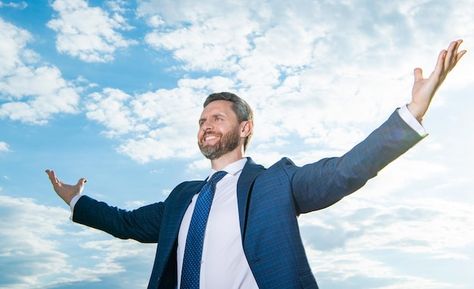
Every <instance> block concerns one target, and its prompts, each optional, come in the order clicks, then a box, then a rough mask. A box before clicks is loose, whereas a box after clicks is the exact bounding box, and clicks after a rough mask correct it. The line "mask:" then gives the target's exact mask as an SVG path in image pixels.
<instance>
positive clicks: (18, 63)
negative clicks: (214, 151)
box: [0, 0, 474, 289]
mask: <svg viewBox="0 0 474 289" xmlns="http://www.w3.org/2000/svg"><path fill="white" fill-rule="evenodd" d="M473 4H474V2H473V1H472V0H461V1H408V0H406V1H391V2H386V1H384V2H382V1H362V0H355V1H303V0H302V1H291V2H288V1H258V3H257V2H256V1H247V0H242V1H229V2H226V1H217V0H203V1H199V3H198V4H197V2H196V1H191V0H184V1H172V0H163V1H136V2H130V3H129V2H128V1H122V0H111V1H88V2H87V1H84V0H56V1H53V0H51V1H45V0H44V1H43V0H40V1H3V0H2V1H0V39H1V41H0V218H1V222H0V288H8V289H17V288H61V289H66V288H67V289H73V288H74V289H79V288H81V289H82V288H145V287H146V283H147V281H148V277H149V274H150V272H151V266H152V262H153V259H152V258H153V254H154V250H155V248H156V246H155V245H143V244H138V243H136V242H133V241H121V240H115V239H113V238H111V237H109V236H108V235H106V234H104V233H101V232H97V231H95V230H92V229H88V228H85V227H82V226H79V225H76V224H73V223H72V222H71V221H70V220H69V215H70V213H69V208H68V207H67V206H66V205H65V204H64V203H62V201H61V200H60V199H59V198H58V197H57V196H56V195H55V193H54V192H53V191H52V189H51V187H50V184H49V183H48V180H47V178H46V174H45V173H44V169H46V168H53V169H55V170H56V171H57V173H58V175H59V176H60V177H61V179H63V180H64V181H66V182H69V183H74V182H76V181H77V179H78V178H80V177H87V178H88V180H89V182H88V183H87V186H86V188H85V191H84V193H85V194H88V195H90V196H92V197H95V198H98V199H100V200H103V201H106V202H108V203H109V204H112V205H116V206H119V207H124V208H128V209H133V208H136V207H138V206H140V205H143V204H148V203H151V202H157V201H161V200H164V199H165V198H166V196H167V194H168V193H169V191H170V190H171V189H172V188H173V187H174V186H175V185H176V184H178V183H179V182H181V181H183V180H187V179H194V178H203V177H205V176H206V175H207V173H208V169H209V162H208V161H207V160H205V159H204V158H203V157H202V156H201V155H200V152H199V150H198V148H197V145H196V141H195V135H196V131H197V119H198V116H199V113H200V111H201V104H202V102H203V100H204V99H205V97H206V96H207V95H208V94H209V93H211V92H216V91H232V92H235V93H237V94H239V95H241V96H242V97H244V98H245V99H246V100H248V102H249V103H250V104H251V105H252V106H253V107H254V109H255V114H256V120H255V125H256V128H255V136H254V138H253V140H252V143H251V144H250V147H249V150H248V152H247V154H248V155H249V156H252V158H253V159H254V160H256V161H257V162H260V163H263V164H265V165H271V164H272V163H273V162H275V161H277V160H278V159H280V158H281V157H283V156H288V157H290V158H292V159H293V160H294V161H295V162H296V163H297V164H299V165H303V164H305V163H308V162H312V161H316V160H318V159H320V158H322V157H327V156H338V155H341V154H342V153H344V152H345V151H347V150H348V149H350V148H351V147H352V146H353V145H355V144H356V143H357V142H358V141H360V140H362V139H363V138H364V137H365V136H366V135H367V134H368V133H370V131H371V130H372V129H374V128H375V127H377V126H378V125H379V124H380V123H381V122H383V121H384V120H385V119H386V118H387V117H388V116H389V115H390V114H391V113H392V112H393V110H394V109H395V108H396V107H398V106H400V105H404V104H405V103H407V102H408V101H409V100H410V89H411V85H412V78H413V77H412V71H413V68H414V67H416V66H420V67H422V68H423V69H424V71H425V74H427V73H429V72H431V69H432V68H433V66H434V62H435V60H436V57H437V54H438V52H439V51H440V50H441V49H443V48H445V47H447V45H448V44H449V42H450V41H451V40H455V39H458V38H462V39H464V43H463V48H464V49H467V50H468V51H469V52H468V54H466V55H465V57H464V58H463V60H462V61H461V63H460V64H459V65H458V67H456V69H455V71H453V72H452V74H451V75H449V77H448V79H447V80H446V82H445V84H444V85H443V87H442V88H441V89H440V91H439V92H438V94H437V96H436V99H435V100H434V101H433V103H432V107H431V109H430V111H429V112H428V114H427V115H426V117H425V119H424V122H423V124H424V126H425V128H426V129H427V131H428V133H429V136H428V137H427V138H425V139H424V140H423V141H422V142H421V143H419V144H418V145H417V146H416V147H415V148H413V149H412V150H410V151H409V152H408V153H407V154H405V155H404V156H402V157H401V158H400V159H398V160H396V161H395V162H394V163H393V164H391V165H390V166H388V167H387V168H385V169H384V170H383V171H382V172H380V174H379V176H378V177H377V178H375V179H374V180H372V181H370V182H369V183H368V184H367V185H366V186H365V187H364V188H363V189H361V190H359V191H358V192H357V193H355V194H354V195H351V196H349V197H347V198H346V199H344V200H343V201H341V202H339V203H338V204H336V205H334V206H332V207H330V208H328V209H325V210H322V211H318V212H314V213H311V214H307V215H305V216H302V217H300V218H299V222H300V227H301V231H302V234H303V239H304V243H305V248H306V251H307V255H308V258H309V260H310V264H311V266H312V268H313V272H314V273H315V275H316V278H317V280H318V283H319V284H320V287H321V288H331V289H339V288H345V289H347V288H378V289H401V288H421V289H441V288H443V289H444V288H473V287H474V277H473V276H474V275H473V274H472V268H473V267H474V261H473V259H474V233H473V232H474V217H473V216H474V215H473V214H472V212H473V211H474V194H473V192H472V190H473V189H472V187H473V186H474V182H473V180H472V176H473V173H474V169H473V168H472V163H473V162H474V157H473V156H472V154H470V153H469V151H470V149H471V148H472V147H473V145H474V136H473V134H472V133H471V132H472V130H473V128H474V127H473V122H472V118H471V113H470V110H471V107H474V99H473V98H472V91H473V90H474V78H473V77H472V65H473V60H472V56H471V54H472V50H473V49H472V47H473V43H474V34H473V33H474V32H473V31H474V20H473V19H472V15H474V5H473Z"/></svg>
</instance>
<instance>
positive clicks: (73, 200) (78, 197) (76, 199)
mask: <svg viewBox="0 0 474 289" xmlns="http://www.w3.org/2000/svg"><path fill="white" fill-rule="evenodd" d="M81 197H82V195H75V196H74V197H72V199H71V202H70V203H69V207H70V208H71V216H70V217H69V218H70V219H71V220H72V217H73V215H74V206H76V203H77V201H79V199H80V198H81Z"/></svg>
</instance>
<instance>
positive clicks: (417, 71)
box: [413, 67, 423, 82]
mask: <svg viewBox="0 0 474 289" xmlns="http://www.w3.org/2000/svg"><path fill="white" fill-rule="evenodd" d="M413 74H414V76H415V82H417V81H419V80H422V79H423V70H422V69H421V68H419V67H417V68H415V70H414V71H413Z"/></svg>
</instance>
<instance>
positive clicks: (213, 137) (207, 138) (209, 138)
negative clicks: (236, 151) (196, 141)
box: [202, 134, 219, 143]
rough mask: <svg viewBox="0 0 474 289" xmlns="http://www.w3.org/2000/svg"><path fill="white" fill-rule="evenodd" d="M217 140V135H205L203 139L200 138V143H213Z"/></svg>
mask: <svg viewBox="0 0 474 289" xmlns="http://www.w3.org/2000/svg"><path fill="white" fill-rule="evenodd" d="M218 138H219V135H217V134H206V135H205V136H204V137H203V138H202V142H203V143H207V142H211V141H214V140H216V139H218Z"/></svg>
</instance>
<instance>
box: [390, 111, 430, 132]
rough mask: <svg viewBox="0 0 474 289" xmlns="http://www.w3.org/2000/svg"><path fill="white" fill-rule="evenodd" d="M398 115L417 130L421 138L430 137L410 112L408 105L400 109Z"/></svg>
mask: <svg viewBox="0 0 474 289" xmlns="http://www.w3.org/2000/svg"><path fill="white" fill-rule="evenodd" d="M397 111H398V115H400V117H401V118H402V119H403V120H404V121H405V122H406V123H407V124H408V125H409V126H410V127H411V128H412V129H413V130H415V131H416V132H417V133H418V134H419V135H420V136H421V137H425V136H427V135H428V133H427V132H426V130H425V128H424V127H423V126H422V125H421V123H419V122H418V120H417V119H416V118H415V117H414V116H413V114H411V112H410V111H409V110H408V107H407V106H406V105H404V106H402V107H400V108H399V109H398V110H397Z"/></svg>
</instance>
